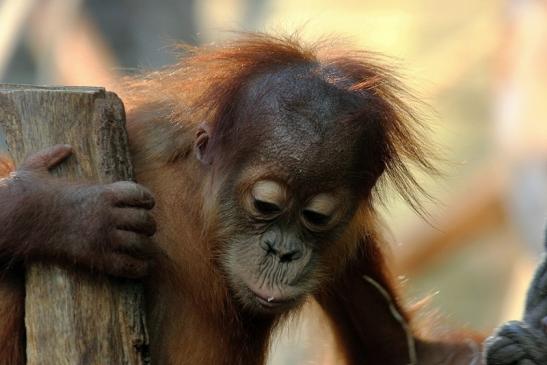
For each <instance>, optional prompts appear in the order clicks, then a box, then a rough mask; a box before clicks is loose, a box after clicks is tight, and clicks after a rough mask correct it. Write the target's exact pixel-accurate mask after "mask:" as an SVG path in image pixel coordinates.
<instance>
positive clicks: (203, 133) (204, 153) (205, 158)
mask: <svg viewBox="0 0 547 365" xmlns="http://www.w3.org/2000/svg"><path fill="white" fill-rule="evenodd" d="M209 136H210V128H209V126H208V125H207V123H201V124H200V125H199V128H198V131H197V133H196V140H195V142H194V151H195V154H196V158H197V159H198V160H199V161H201V163H203V164H204V165H211V164H212V163H213V159H212V157H211V154H210V153H209V151H208V148H207V147H208V145H209Z"/></svg>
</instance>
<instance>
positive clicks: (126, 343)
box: [0, 84, 150, 365]
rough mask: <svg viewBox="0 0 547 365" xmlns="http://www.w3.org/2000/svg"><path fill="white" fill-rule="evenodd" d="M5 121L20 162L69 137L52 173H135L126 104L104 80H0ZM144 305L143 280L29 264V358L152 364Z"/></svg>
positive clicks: (113, 176) (0, 119)
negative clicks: (38, 83) (64, 83)
mask: <svg viewBox="0 0 547 365" xmlns="http://www.w3.org/2000/svg"><path fill="white" fill-rule="evenodd" d="M0 126H1V127H2V128H3V130H4V133H5V137H6V143H7V146H8V149H9V152H10V155H11V157H12V158H13V160H14V161H15V164H16V166H17V165H18V164H20V163H21V162H22V161H24V160H25V159H26V157H27V156H29V155H30V154H32V153H34V152H36V151H39V150H41V149H43V148H46V147H49V146H52V145H54V144H59V143H62V144H65V143H68V144H70V145H72V146H73V148H74V151H75V153H74V156H72V157H70V158H69V159H68V160H67V161H66V162H65V163H63V164H62V165H61V166H59V167H58V168H57V169H55V171H54V173H55V174H57V175H59V176H62V177H65V178H69V179H86V180H88V181H93V182H97V183H110V182H113V181H117V180H132V179H133V171H132V165H131V160H130V156H129V152H128V145H127V134H126V131H125V112H124V108H123V104H122V102H121V100H120V99H119V98H118V97H117V96H116V95H115V94H113V93H110V92H106V91H105V90H104V89H102V88H80V87H70V88H66V87H57V88H51V87H35V86H24V85H3V84H0ZM29 229H32V227H29ZM143 309H144V297H143V291H142V287H141V285H140V284H137V283H135V282H132V281H124V280H119V279H113V278H110V277H104V276H99V275H91V274H88V273H85V272H77V271H67V270H65V269H63V268H60V267H55V266H51V265H43V264H31V265H29V266H28V268H27V272H26V302H25V327H26V331H27V333H26V334H27V363H28V364H30V365H35V364H36V365H37V364H40V365H49V364H51V365H63V364H67V365H68V364H71V365H72V364H86V365H87V364H101V365H103V364H131V365H132V364H138V365H140V364H149V363H150V359H149V354H148V334H147V332H146V325H145V318H144V310H143Z"/></svg>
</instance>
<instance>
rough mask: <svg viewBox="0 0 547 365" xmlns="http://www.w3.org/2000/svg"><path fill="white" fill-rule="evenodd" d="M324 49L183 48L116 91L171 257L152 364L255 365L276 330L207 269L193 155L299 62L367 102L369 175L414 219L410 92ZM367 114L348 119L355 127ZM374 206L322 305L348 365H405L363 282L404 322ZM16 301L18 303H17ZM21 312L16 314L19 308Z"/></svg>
mask: <svg viewBox="0 0 547 365" xmlns="http://www.w3.org/2000/svg"><path fill="white" fill-rule="evenodd" d="M327 46H328V45H326V44H325V45H324V46H323V47H322V46H321V45H312V46H310V47H304V46H301V45H300V44H299V43H298V42H297V41H296V40H294V39H285V38H275V37H270V36H266V35H260V34H259V35H247V36H245V37H243V39H241V40H239V41H237V42H233V43H228V44H226V45H223V46H211V47H204V48H199V49H185V50H186V51H187V52H188V54H187V55H185V56H184V57H183V58H182V59H181V61H180V62H179V63H178V64H176V65H174V66H172V67H168V68H165V69H163V70H160V71H157V72H152V73H150V74H148V75H146V76H144V77H141V78H135V79H131V80H128V83H127V85H126V87H125V88H124V89H123V90H121V91H120V96H122V98H123V99H124V101H125V102H126V106H127V111H128V131H129V137H130V145H131V152H132V156H133V159H134V164H135V167H136V172H137V179H138V181H139V182H140V183H141V184H143V185H145V186H147V187H149V188H150V189H151V190H152V191H153V193H154V194H155V197H156V208H155V216H156V219H157V221H158V231H157V234H156V236H155V240H156V242H157V243H158V245H160V247H161V248H162V249H163V250H164V252H165V254H166V260H165V262H164V263H163V264H161V265H158V267H159V268H160V271H158V272H156V273H153V275H152V276H151V279H150V280H149V282H147V291H148V298H149V303H150V308H149V309H150V310H149V314H148V320H149V324H150V331H151V335H152V354H153V356H154V357H155V361H157V362H158V363H169V364H226V365H228V364H229V365H237V364H240V365H247V364H262V363H264V360H265V354H266V352H267V347H268V345H269V337H270V333H271V331H272V329H273V328H274V327H275V325H276V323H277V322H278V320H279V318H272V317H267V316H262V315H252V314H249V313H241V312H240V311H239V310H238V308H237V305H236V304H235V303H234V302H233V301H232V299H231V297H230V293H229V291H228V289H227V284H226V281H225V278H224V277H223V274H222V273H221V272H219V270H218V268H217V265H216V264H215V260H214V259H212V258H216V257H215V255H218V248H217V247H215V244H214V239H213V237H211V236H210V235H209V232H211V231H210V230H209V229H207V227H214V226H215V222H214V220H211V217H214V216H215V211H216V210H217V209H218V207H216V206H215V205H214V204H212V203H210V202H211V199H210V198H209V199H208V197H209V196H211V195H213V196H214V194H215V192H216V191H217V189H218V187H219V186H218V184H219V181H218V180H216V181H214V180H212V179H211V176H210V175H209V174H208V173H207V170H206V169H204V168H203V166H201V165H200V163H199V161H197V160H196V159H195V158H194V157H193V155H192V154H193V143H194V140H195V135H196V132H197V129H198V125H199V124H200V123H201V122H202V121H205V120H206V121H208V122H209V124H210V125H211V127H212V129H213V132H212V136H211V147H210V148H215V146H216V142H217V141H219V140H222V138H223V137H224V136H226V135H228V134H229V133H230V131H231V129H232V128H234V126H236V125H237V120H236V118H235V116H234V108H233V105H234V103H235V102H236V101H237V98H238V95H239V93H240V91H241V89H242V87H244V86H246V85H248V83H249V82H250V80H251V79H252V78H253V77H255V76H256V75H259V74H262V73H267V72H269V71H271V70H275V69H278V68H280V67H281V68H282V67H291V66H294V65H299V64H314V65H317V67H318V70H319V69H324V68H329V67H330V68H333V69H335V70H336V71H337V72H338V74H340V75H342V76H341V77H342V79H341V80H337V79H333V80H330V82H332V83H333V84H337V85H341V87H344V88H346V89H347V91H348V92H351V93H357V94H359V95H366V96H368V97H370V98H372V101H373V102H372V105H374V106H375V108H376V110H375V111H374V112H376V113H378V115H380V117H381V118H380V122H381V125H380V126H379V127H380V128H381V130H380V132H379V134H378V137H379V138H378V141H371V143H377V144H379V146H378V147H380V148H381V149H382V154H381V161H378V171H376V172H377V173H378V174H380V173H382V172H384V174H383V176H386V177H387V178H389V179H391V180H392V181H393V182H394V184H395V186H396V187H397V188H398V190H399V192H400V193H401V194H402V195H403V196H404V197H405V198H406V199H407V200H408V201H409V202H410V203H411V204H412V205H413V206H414V207H416V208H417V209H418V210H419V209H420V208H419V204H418V203H417V201H416V199H415V195H413V193H412V191H415V189H416V188H418V189H419V187H417V184H416V180H415V179H414V177H413V176H412V174H411V173H410V170H409V167H408V165H407V162H408V161H410V162H414V163H416V164H417V165H419V166H421V167H423V168H425V169H427V170H430V171H433V168H432V167H431V164H430V163H429V160H428V158H427V157H428V156H429V152H428V151H427V150H426V149H425V148H424V146H423V144H422V143H421V138H420V133H419V132H418V131H419V127H420V125H419V123H418V121H417V120H416V118H415V117H414V115H413V113H412V111H411V110H410V109H409V108H408V107H407V106H406V104H405V103H403V102H402V101H401V100H402V99H401V95H402V96H404V95H405V93H404V91H403V90H402V89H401V87H400V86H399V83H398V80H397V79H396V78H394V77H393V76H392V75H391V74H390V72H389V71H390V70H389V69H386V68H383V67H380V66H377V65H376V64H375V62H374V61H373V58H372V56H371V55H369V54H366V53H362V54H359V53H348V52H346V51H344V52H340V51H336V50H335V49H334V48H332V47H330V46H328V47H327ZM318 72H319V71H318ZM367 108H370V105H368V106H367ZM370 113H371V111H370V110H368V109H366V110H365V109H364V110H363V111H362V112H361V113H355V114H354V116H353V117H354V118H355V122H359V121H361V120H362V119H364V118H366V117H367V116H369V115H370ZM241 143H243V144H245V143H251V142H250V141H241ZM1 166H2V165H0V168H1ZM377 177H378V176H375V178H374V181H376V178H377ZM372 200H373V199H372V198H371V197H370V194H368V193H367V198H366V199H365V200H364V202H363V207H362V209H361V210H362V212H366V213H360V214H358V215H357V216H356V217H355V219H354V220H353V221H352V222H351V224H350V228H349V229H348V232H347V233H346V234H345V235H344V236H343V238H342V244H343V246H342V247H343V248H341V249H339V250H338V252H334V253H333V252H330V253H329V255H328V257H329V259H328V260H329V261H328V262H327V261H326V265H327V266H328V270H326V272H325V273H326V274H329V275H330V276H331V277H330V278H325V279H324V280H325V281H324V284H323V286H322V290H320V292H319V293H318V294H317V300H318V301H319V303H320V304H321V306H322V307H323V309H324V310H325V311H326V312H327V314H328V315H329V316H330V318H331V319H332V322H333V326H334V328H335V331H336V333H337V336H338V339H339V341H340V345H341V347H342V348H343V351H344V353H345V355H346V358H347V361H348V363H349V364H352V365H353V364H355V365H356V364H363V363H367V364H401V363H405V361H407V360H408V358H407V354H408V349H407V345H406V338H405V336H404V332H403V331H402V329H401V327H400V325H399V324H398V323H397V322H396V321H394V320H393V317H392V316H391V314H390V313H389V310H388V307H387V305H386V302H385V298H383V297H381V296H380V295H379V293H378V291H377V290H376V289H374V288H372V287H371V286H370V284H367V283H366V282H365V281H364V280H363V279H362V276H363V275H368V276H370V277H373V278H374V279H375V280H376V281H377V282H379V283H380V284H382V285H383V287H384V288H385V289H386V290H388V291H389V292H390V294H391V296H392V297H393V300H394V301H395V305H396V306H397V307H398V308H399V310H400V312H403V310H402V308H401V306H400V305H399V304H397V301H396V299H397V294H396V291H395V290H394V289H393V286H392V284H391V283H390V276H389V274H387V273H386V270H385V264H384V262H383V255H382V253H381V249H380V246H381V242H380V241H379V240H378V239H377V238H376V233H375V232H376V230H377V226H376V223H375V220H374V219H373V217H374V212H373V208H372V206H371V204H372ZM202 202H205V203H206V204H208V205H206V206H204V205H202ZM325 256H326V257H327V255H325ZM15 297H17V298H18V299H17V300H19V301H21V297H20V296H17V294H16V293H15ZM14 305H15V304H14ZM16 307H17V308H22V306H21V303H19V304H18V305H17V306H16ZM12 308H14V307H12ZM0 311H1V308H0ZM18 316H20V313H12V314H10V315H8V317H2V318H9V319H10V320H11V321H8V324H12V323H21V322H20V321H21V320H22V319H21V317H18ZM17 321H19V322H17ZM5 328H7V327H4V329H5ZM4 333H5V332H4ZM0 336H1V332H0ZM1 343H5V342H3V340H2V342H1ZM4 349H5V347H3V348H2V349H0V353H1V351H2V350H4ZM427 351H432V350H430V349H429V348H428V350H427ZM443 351H444V350H443ZM448 351H450V349H449V350H448ZM432 352H434V351H432ZM4 356H6V355H4ZM6 358H7V357H1V355H0V359H6ZM14 361H15V360H14Z"/></svg>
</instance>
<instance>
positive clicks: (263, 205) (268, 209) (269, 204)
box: [251, 180, 286, 216]
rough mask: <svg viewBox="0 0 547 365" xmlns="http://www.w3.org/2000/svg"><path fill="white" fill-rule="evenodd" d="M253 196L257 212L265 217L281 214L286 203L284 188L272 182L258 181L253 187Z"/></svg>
mask: <svg viewBox="0 0 547 365" xmlns="http://www.w3.org/2000/svg"><path fill="white" fill-rule="evenodd" d="M251 195H252V198H253V199H252V204H253V208H254V210H255V212H256V213H258V214H261V215H264V216H272V215H277V214H279V213H280V212H281V211H282V210H283V206H284V204H285V201H286V194H285V189H284V187H283V186H282V185H280V184H279V183H277V182H275V181H271V180H261V181H258V182H257V183H256V184H255V185H254V186H253V189H252V191H251Z"/></svg>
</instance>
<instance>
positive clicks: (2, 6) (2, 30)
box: [0, 0, 36, 79]
mask: <svg viewBox="0 0 547 365" xmlns="http://www.w3.org/2000/svg"><path fill="white" fill-rule="evenodd" d="M35 4H36V0H11V1H10V0H4V1H2V2H0V79H2V76H3V75H4V74H5V72H6V69H7V67H8V63H9V61H10V59H11V56H12V55H13V52H14V50H15V46H16V45H17V41H18V40H19V38H20V36H21V32H22V30H23V28H24V27H23V26H24V24H25V22H26V20H27V19H28V17H29V15H30V13H31V12H32V10H33V8H34V5H35Z"/></svg>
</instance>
